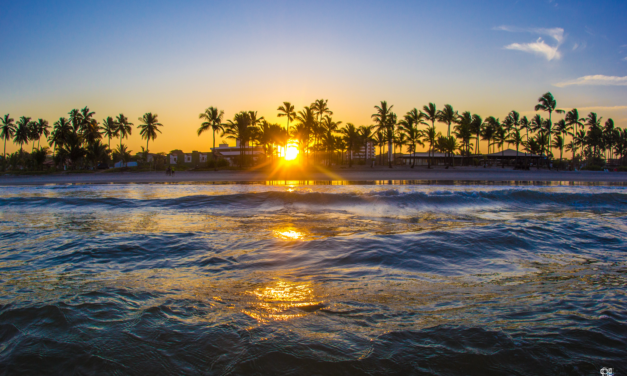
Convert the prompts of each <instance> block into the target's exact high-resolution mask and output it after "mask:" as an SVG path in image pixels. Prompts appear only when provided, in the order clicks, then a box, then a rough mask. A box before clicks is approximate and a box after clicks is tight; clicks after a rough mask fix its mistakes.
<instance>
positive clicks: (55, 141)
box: [48, 117, 73, 151]
mask: <svg viewBox="0 0 627 376" xmlns="http://www.w3.org/2000/svg"><path fill="white" fill-rule="evenodd" d="M70 133H73V130H72V123H71V122H70V120H68V119H66V118H64V117H62V118H59V120H58V121H56V122H55V123H54V128H53V130H52V133H51V134H50V138H48V143H49V144H50V145H54V149H55V150H59V149H60V148H62V147H63V145H64V144H65V140H67V139H68V135H69V134H70ZM53 151H54V150H53Z"/></svg>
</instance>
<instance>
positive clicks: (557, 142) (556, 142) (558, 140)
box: [551, 120, 564, 168]
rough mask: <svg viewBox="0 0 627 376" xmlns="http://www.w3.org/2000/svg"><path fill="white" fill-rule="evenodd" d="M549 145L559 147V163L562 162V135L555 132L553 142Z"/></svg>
mask: <svg viewBox="0 0 627 376" xmlns="http://www.w3.org/2000/svg"><path fill="white" fill-rule="evenodd" d="M562 121H563V120H562ZM551 146H552V147H554V148H557V149H559V151H560V163H561V162H562V154H563V152H564V137H563V136H562V135H561V134H559V133H555V137H554V138H553V144H552V145H551ZM558 168H559V167H558Z"/></svg>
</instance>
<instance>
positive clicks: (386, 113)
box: [370, 101, 394, 168]
mask: <svg viewBox="0 0 627 376" xmlns="http://www.w3.org/2000/svg"><path fill="white" fill-rule="evenodd" d="M392 107H394V106H390V107H388V103H387V102H386V101H381V105H380V106H374V108H375V109H376V110H377V112H376V113H374V114H372V115H371V116H370V117H371V118H372V119H373V120H374V122H375V123H376V124H377V125H376V126H377V130H378V131H383V132H385V133H386V134H387V139H388V163H389V167H390V168H392V138H393V137H390V136H392V135H393V133H394V125H393V123H392V118H393V116H392V114H393V113H392V111H391V110H392ZM390 130H391V131H392V132H390Z"/></svg>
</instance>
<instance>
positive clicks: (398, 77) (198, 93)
mask: <svg viewBox="0 0 627 376" xmlns="http://www.w3.org/2000/svg"><path fill="white" fill-rule="evenodd" d="M625 15H627V2H626V1H624V0H623V1H594V2H592V1H589V2H581V1H559V0H552V1H547V0H539V1H502V0H500V1H473V2H470V1H437V2H436V1H430V2H419V1H387V2H381V1H377V2H368V1H355V2H350V1H316V2H310V1H302V2H299V1H228V2H227V1H224V2H211V1H157V0H153V1H111V0H109V1H89V2H86V1H54V2H52V1H26V0H23V1H12V2H9V1H3V2H2V7H1V11H0V28H1V30H2V32H1V33H0V46H1V47H2V48H1V51H2V59H0V113H1V114H2V115H3V114H6V113H10V114H11V117H13V118H14V119H16V120H17V119H18V118H19V117H20V116H22V115H26V116H30V117H32V118H44V119H46V120H48V121H49V122H50V124H51V125H52V123H54V122H55V121H56V120H57V119H58V118H59V117H61V116H64V117H67V116H68V115H67V113H68V112H69V111H70V110H71V109H72V108H82V107H84V106H86V105H87V106H89V108H90V109H92V110H93V111H95V112H96V118H97V119H98V120H99V121H102V119H103V118H105V117H107V116H115V115H117V114H119V113H124V114H125V115H126V116H128V117H129V118H130V119H131V121H133V122H134V123H135V124H136V125H137V124H138V123H139V121H138V120H137V118H138V117H140V116H141V115H142V114H144V113H145V112H148V111H151V112H153V113H157V114H158V115H159V119H160V121H161V122H162V123H163V124H164V127H163V129H162V130H163V134H161V135H159V137H158V138H157V140H156V141H155V142H154V143H152V142H151V148H150V149H151V151H153V152H169V151H170V150H172V149H183V150H184V151H192V150H200V151H206V150H209V147H210V143H211V136H210V134H205V135H203V136H201V137H198V136H197V135H196V129H197V128H198V126H199V124H200V121H199V120H198V114H199V113H200V112H202V111H203V110H204V109H205V108H206V107H209V106H215V107H218V108H219V109H222V110H224V112H225V114H226V117H227V118H232V117H233V115H234V114H235V113H236V112H238V111H241V110H256V111H258V112H259V115H262V116H264V117H265V118H266V119H267V120H269V121H271V122H279V123H280V124H284V120H283V119H279V118H277V116H276V115H277V111H276V108H277V107H278V106H279V105H280V104H281V103H282V102H283V101H291V102H292V103H293V104H294V105H295V106H296V108H297V110H300V109H302V107H303V106H306V105H309V104H310V103H311V102H312V101H314V100H315V99H319V98H324V99H328V100H329V107H330V108H331V110H332V111H333V112H334V116H333V118H334V119H335V120H340V121H342V122H343V123H346V122H352V123H354V124H356V125H368V124H371V123H372V122H371V120H370V115H371V114H372V113H373V112H374V109H373V106H374V105H376V104H378V103H379V102H380V101H381V100H387V101H388V103H390V104H392V105H394V108H393V110H394V111H395V112H396V113H397V114H398V115H399V117H400V116H402V115H403V114H405V113H406V112H407V111H408V110H410V109H411V108H414V107H417V108H419V109H420V108H422V106H423V105H425V104H427V103H428V102H435V103H436V104H437V106H438V108H441V107H443V106H444V104H447V103H450V104H451V105H452V106H453V107H454V108H455V109H456V110H459V111H460V112H461V111H471V112H472V113H478V114H480V115H482V116H484V117H485V116H488V115H494V116H496V117H499V118H501V119H502V118H503V117H505V116H506V115H507V113H508V112H509V111H511V110H517V111H519V112H521V113H523V114H525V115H532V114H533V113H534V112H533V107H534V105H535V104H536V101H537V98H538V97H539V96H540V95H542V94H543V93H545V92H546V91H551V92H552V93H553V94H554V96H555V97H556V99H557V103H558V107H559V108H564V109H570V108H573V107H577V108H579V110H580V113H582V114H584V115H586V114H587V113H588V112H590V111H595V112H597V113H599V115H600V116H603V119H607V118H608V117H611V118H613V119H614V120H615V121H616V123H617V125H618V126H620V127H625V126H627V24H626V23H625V21H624V19H625ZM440 128H441V130H444V125H440ZM114 142H115V141H114ZM125 143H126V142H125ZM231 143H232V142H231ZM128 144H129V146H130V149H131V150H133V152H137V151H139V150H140V145H145V141H142V140H141V139H140V137H139V134H138V132H137V130H134V132H133V135H132V136H131V138H130V139H129V140H128ZM484 147H485V146H484ZM16 149H18V147H16V146H14V145H12V144H11V145H9V144H7V151H14V150H16Z"/></svg>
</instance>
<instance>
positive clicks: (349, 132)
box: [340, 123, 360, 168]
mask: <svg viewBox="0 0 627 376" xmlns="http://www.w3.org/2000/svg"><path fill="white" fill-rule="evenodd" d="M340 133H341V134H342V136H343V139H344V142H346V147H347V149H348V167H349V168H350V167H353V151H354V150H355V149H357V148H358V147H359V138H360V137H359V132H358V131H357V128H356V127H355V125H354V124H352V123H347V124H346V127H344V128H342V129H341V130H340Z"/></svg>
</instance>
